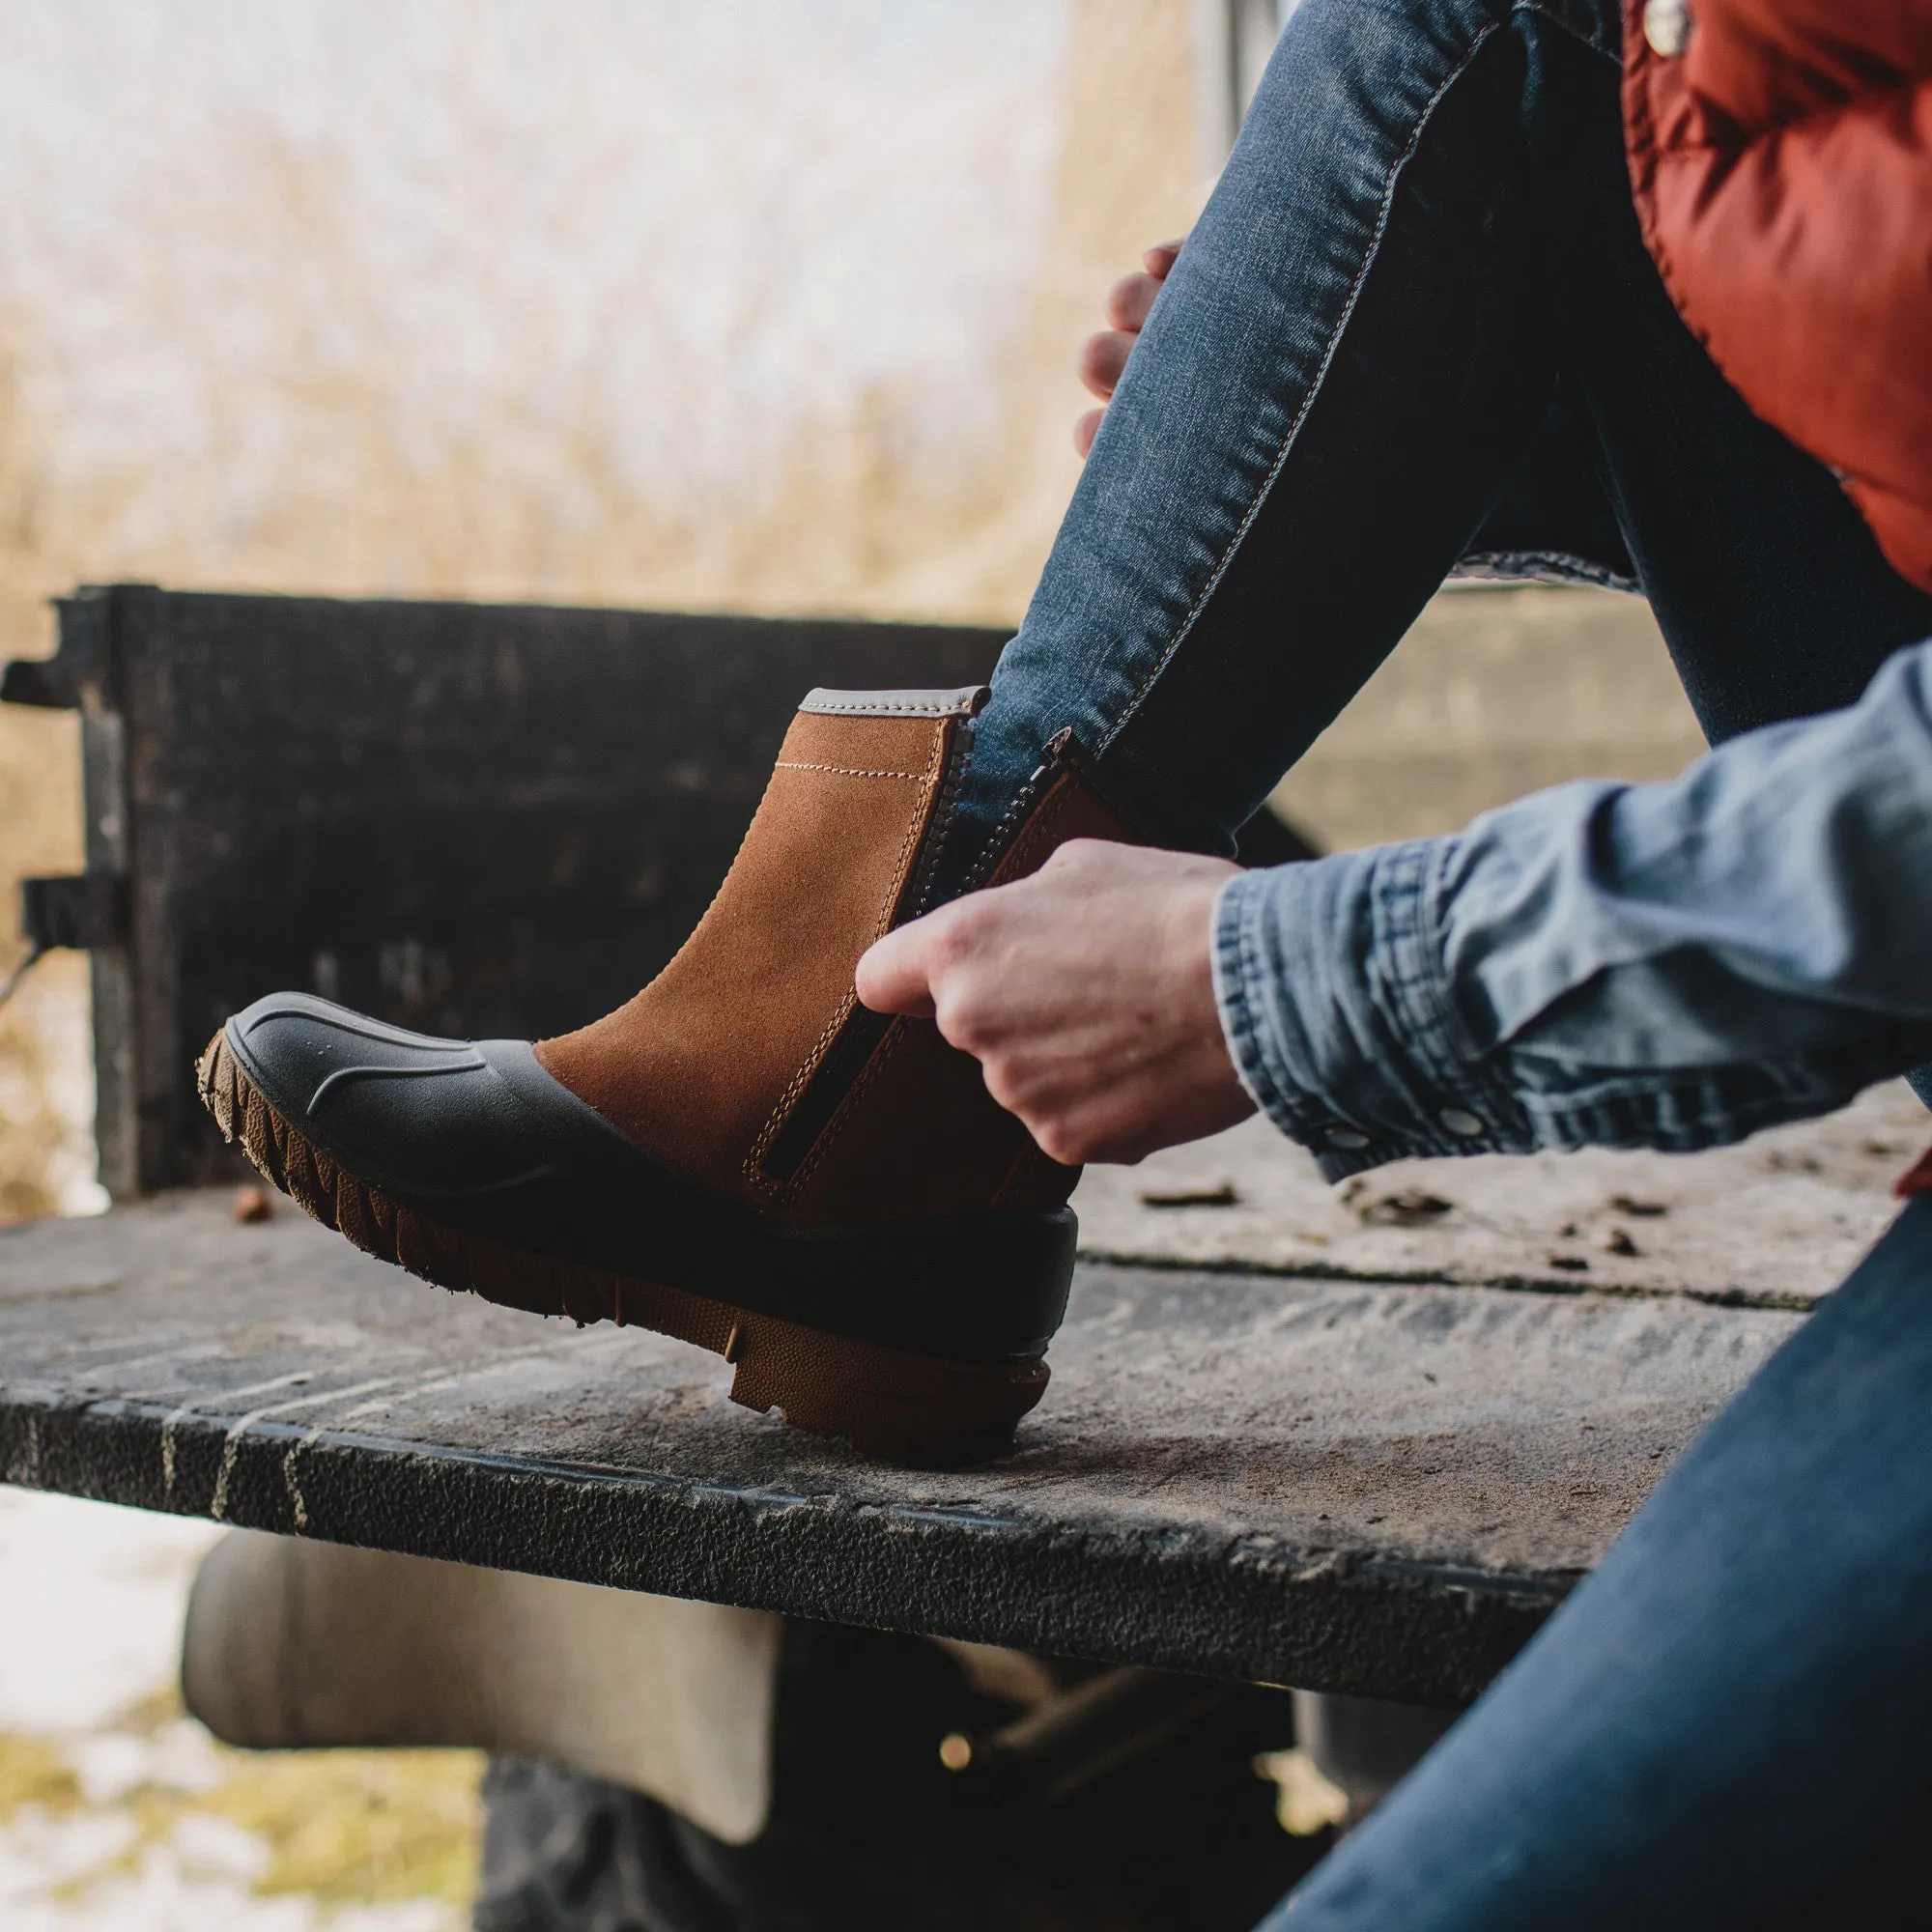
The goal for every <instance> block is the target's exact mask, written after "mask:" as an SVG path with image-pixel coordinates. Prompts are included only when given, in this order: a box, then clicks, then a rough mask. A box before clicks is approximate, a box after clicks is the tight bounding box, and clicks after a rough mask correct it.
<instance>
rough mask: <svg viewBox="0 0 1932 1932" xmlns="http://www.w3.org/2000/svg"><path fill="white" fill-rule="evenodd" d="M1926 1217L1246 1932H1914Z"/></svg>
mask: <svg viewBox="0 0 1932 1932" xmlns="http://www.w3.org/2000/svg"><path fill="white" fill-rule="evenodd" d="M1928 1452H1932V1197H1921V1198H1920V1199H1918V1200H1917V1201H1915V1202H1913V1203H1912V1204H1911V1205H1910V1206H1909V1207H1908V1208H1906V1209H1905V1211H1904V1213H1903V1214H1901V1215H1900V1216H1899V1218H1898V1220H1897V1221H1896V1222H1895V1223H1894V1224H1893V1225H1892V1227H1891V1229H1890V1230H1889V1233H1888V1234H1887V1235H1886V1236H1884V1237H1883V1238H1882V1239H1881V1240H1880V1242H1879V1243H1878V1245H1877V1247H1876V1248H1874V1249H1873V1250H1872V1252H1871V1254H1870V1255H1869V1256H1867V1257H1866V1259H1865V1260H1864V1262H1863V1263H1862V1264H1861V1265H1860V1266H1859V1268H1858V1269H1857V1270H1856V1271H1855V1272H1854V1274H1853V1275H1852V1277H1851V1279H1850V1280H1849V1281H1847V1282H1846V1284H1845V1285H1844V1286H1843V1287H1842V1288H1840V1289H1839V1290H1838V1291H1837V1293H1834V1294H1833V1295H1832V1296H1831V1297H1830V1298H1829V1299H1828V1300H1827V1301H1826V1302H1825V1303H1824V1305H1823V1307H1822V1308H1821V1309H1820V1310H1819V1312H1818V1313H1817V1314H1816V1315H1814V1316H1813V1317H1812V1318H1811V1320H1810V1321H1808V1322H1806V1323H1805V1325H1804V1327H1803V1328H1801V1329H1800V1330H1799V1331H1798V1333H1797V1334H1796V1335H1795V1336H1793V1337H1792V1339H1791V1340H1790V1341H1789V1342H1787V1343H1786V1344H1785V1346H1784V1347H1783V1348H1782V1349H1781V1350H1779V1351H1778V1353H1777V1354H1776V1355H1775V1356H1773V1358H1772V1359H1771V1361H1770V1362H1769V1363H1767V1364H1766V1366H1765V1367H1764V1369H1763V1370H1761V1371H1760V1372H1759V1374H1758V1376H1757V1378H1756V1379H1755V1380H1754V1381H1752V1383H1751V1384H1750V1386H1749V1387H1748V1388H1747V1389H1746V1390H1745V1392H1744V1393H1743V1394H1742V1395H1741V1396H1739V1397H1738V1398H1737V1399H1736V1401H1734V1402H1733V1403H1732V1404H1731V1406H1730V1407H1729V1408H1727V1409H1726V1410H1725V1411H1724V1413H1723V1414H1722V1415H1720V1416H1719V1418H1718V1420H1717V1421H1716V1422H1714V1423H1713V1424H1712V1425H1711V1427H1710V1428H1709V1429H1708V1430H1707V1431H1706V1432H1705V1433H1704V1435H1702V1436H1700V1437H1699V1438H1698V1440H1697V1441H1696V1442H1695V1443H1693V1444H1692V1445H1691V1447H1690V1449H1689V1450H1688V1451H1687V1452H1686V1453H1685V1455H1684V1457H1683V1459H1682V1460H1681V1461H1680V1462H1679V1463H1678V1464H1677V1466H1676V1467H1675V1468H1673V1469H1672V1470H1671V1471H1670V1473H1669V1474H1668V1475H1667V1476H1666V1477H1665V1478H1664V1479H1663V1482H1662V1484H1661V1485H1660V1486H1659V1488H1658V1489H1657V1491H1656V1492H1655V1493H1654V1494H1653V1495H1652V1496H1651V1498H1650V1500H1649V1501H1648V1502H1647V1503H1646V1504H1645V1505H1644V1507H1643V1509H1642V1510H1641V1511H1640V1512H1639V1513H1638V1515H1637V1517H1636V1519H1635V1520H1634V1521H1633V1523H1632V1524H1631V1526H1630V1528H1629V1529H1628V1530H1626V1531H1625V1532H1624V1535H1623V1536H1622V1537H1621V1538H1620V1539H1619V1541H1618V1542H1617V1544H1616V1546H1615V1547H1614V1548H1612V1549H1611V1551H1610V1553H1609V1554H1608V1556H1606V1557H1605V1560H1604V1562H1603V1563H1602V1564H1601V1565H1600V1566H1599V1568H1598V1569H1597V1570H1596V1571H1595V1572H1594V1573H1593V1574H1592V1575H1591V1576H1590V1577H1588V1578H1587V1579H1586V1580H1585V1581H1584V1582H1583V1583H1582V1584H1581V1585H1580V1586H1579V1587H1578V1588H1577V1590H1576V1591H1575V1592H1574V1593H1573V1594H1572V1596H1571V1597H1570V1599H1569V1600H1568V1602H1566V1603H1565V1604H1564V1605H1563V1606H1562V1608H1561V1609H1560V1610H1558V1611H1557V1613H1556V1615H1555V1616H1554V1617H1552V1618H1551V1619H1550V1621H1549V1623H1548V1624H1547V1625H1546V1626H1545V1627H1544V1629H1543V1631H1542V1632H1541V1633H1540V1634H1538V1636H1537V1637H1536V1639H1535V1640H1534V1641H1533V1642H1532V1643H1531V1644H1530V1646H1529V1647H1528V1649H1527V1650H1525V1651H1524V1652H1523V1654H1522V1655H1521V1656H1520V1658H1518V1659H1517V1661H1516V1662H1514V1663H1513V1664H1512V1665H1511V1666H1510V1667H1509V1669H1508V1670H1506V1671H1505V1672H1504V1673H1503V1675H1502V1676H1501V1677H1500V1678H1498V1679H1497V1680H1496V1682H1495V1684H1494V1685H1493V1686H1492V1688H1491V1689H1490V1690H1489V1691H1488V1693H1487V1694H1486V1695H1485V1696H1484V1697H1483V1699H1482V1700H1481V1701H1480V1702H1479V1703H1478V1704H1477V1705H1476V1706H1475V1707H1474V1708H1473V1709H1472V1710H1471V1711H1469V1713H1468V1714H1467V1715H1466V1716H1465V1717H1464V1718H1463V1719H1462V1720H1461V1721H1460V1722H1459V1723H1458V1724H1457V1725H1456V1726H1455V1728H1454V1729H1453V1730H1451V1731H1450V1732H1449V1734H1448V1736H1447V1737H1445V1738H1444V1739H1443V1740H1442V1742H1441V1743H1440V1744H1439V1745H1437V1746H1436V1747H1435V1749H1434V1750H1433V1751H1431V1752H1430V1754H1429V1755H1428V1756H1427V1757H1426V1758H1424V1759H1423V1761H1422V1763H1421V1764H1420V1765H1419V1766H1418V1767H1417V1768H1416V1770H1415V1771H1413V1772H1412V1773H1410V1775H1409V1776H1408V1777H1407V1778H1406V1779H1405V1780H1404V1782H1403V1783H1402V1784H1400V1785H1398V1786H1397V1788H1396V1790H1395V1792H1394V1794H1393V1795H1392V1796H1391V1797H1390V1798H1389V1799H1388V1800H1387V1801H1386V1802H1385V1803H1384V1804H1382V1805H1381V1806H1379V1807H1378V1809H1377V1810H1376V1811H1375V1812H1373V1813H1372V1814H1371V1815H1370V1817H1369V1819H1368V1822H1367V1823H1366V1824H1365V1825H1363V1826H1362V1827H1361V1828H1360V1829H1359V1830H1358V1831H1356V1832H1354V1833H1350V1836H1349V1837H1348V1838H1347V1839H1345V1840H1344V1842H1343V1844H1342V1845H1341V1847H1340V1849H1339V1850H1337V1851H1336V1852H1335V1853H1334V1854H1333V1855H1332V1856H1331V1857H1330V1858H1328V1859H1327V1860H1325V1861H1323V1862H1322V1863H1321V1865H1319V1866H1318V1867H1317V1868H1316V1870H1315V1871H1314V1873H1313V1874H1312V1875H1311V1876H1310V1877H1309V1878H1308V1880H1307V1881H1306V1882H1305V1883H1304V1884H1302V1885H1301V1886H1299V1887H1298V1888H1297V1889H1296V1890H1295V1891H1294V1893H1293V1896H1292V1897H1291V1899H1290V1901H1289V1903H1288V1904H1287V1905H1286V1906H1285V1907H1284V1908H1283V1909H1282V1910H1281V1912H1280V1913H1278V1914H1277V1915H1276V1916H1275V1917H1274V1918H1270V1919H1269V1920H1268V1921H1267V1926H1268V1932H1273V1928H1275V1927H1277V1926H1279V1927H1280V1928H1281V1932H1552V1928H1561V1932H1599V1929H1600V1928H1601V1932H1634V1928H1638V1927H1641V1928H1642V1932H1729V1928H1733V1927H1736V1928H1744V1927H1749V1928H1750V1932H1771V1928H1774V1927H1781V1926H1790V1927H1793V1928H1798V1927H1804V1928H1807V1932H1809V1928H1823V1927H1827V1926H1831V1927H1839V1926H1844V1927H1854V1926H1856V1927H1858V1928H1860V1932H1868V1928H1877V1927H1888V1926H1894V1925H1924V1924H1925V1923H1927V1922H1928V1919H1932V1908H1928V1904H1927V1899H1926V1889H1925V1888H1926V1880H1925V1876H1924V1870H1923V1856H1922V1848H1923V1845H1924V1842H1925V1829H1926V1828H1925V1814H1926V1810H1927V1807H1928V1804H1932V1634H1928V1629H1927V1617H1926V1605H1928V1603H1932V1453H1928Z"/></svg>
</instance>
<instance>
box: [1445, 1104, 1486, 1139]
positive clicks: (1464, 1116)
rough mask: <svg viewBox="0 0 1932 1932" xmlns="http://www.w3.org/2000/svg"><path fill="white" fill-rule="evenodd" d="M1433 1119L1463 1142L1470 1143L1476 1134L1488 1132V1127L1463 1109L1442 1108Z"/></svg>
mask: <svg viewBox="0 0 1932 1932" xmlns="http://www.w3.org/2000/svg"><path fill="white" fill-rule="evenodd" d="M1435 1118H1436V1119H1437V1120H1438V1121H1440V1122H1442V1124H1443V1125H1444V1126H1445V1127H1447V1128H1448V1129H1449V1131H1450V1132H1451V1133H1452V1134H1460V1135H1461V1136H1462V1138H1463V1140H1465V1141H1472V1140H1474V1139H1475V1138H1476V1136H1477V1135H1478V1134H1486V1133H1488V1132H1489V1126H1488V1124H1487V1123H1486V1122H1484V1121H1483V1120H1482V1119H1480V1118H1479V1117H1478V1116H1477V1115H1475V1114H1472V1113H1469V1112H1468V1111H1467V1110H1466V1109H1465V1108H1463V1107H1444V1108H1443V1110H1442V1111H1441V1112H1440V1113H1439V1114H1437V1115H1436V1117H1435Z"/></svg>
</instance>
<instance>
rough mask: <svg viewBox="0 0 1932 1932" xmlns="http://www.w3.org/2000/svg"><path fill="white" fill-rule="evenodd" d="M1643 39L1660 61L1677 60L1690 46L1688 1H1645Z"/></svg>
mask: <svg viewBox="0 0 1932 1932" xmlns="http://www.w3.org/2000/svg"><path fill="white" fill-rule="evenodd" d="M1643 37H1644V39H1645V40H1646V41H1648V42H1649V43H1650V50H1651V52H1652V53H1654V54H1655V55H1656V56H1657V57H1658V58H1659V59H1660V60H1675V59H1676V58H1677V56H1678V55H1679V54H1681V53H1682V52H1683V51H1684V49H1685V48H1686V47H1688V46H1689V45H1690V7H1689V5H1688V4H1687V0H1645V5H1644V10H1643Z"/></svg>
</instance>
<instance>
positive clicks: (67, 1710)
mask: <svg viewBox="0 0 1932 1932" xmlns="http://www.w3.org/2000/svg"><path fill="white" fill-rule="evenodd" d="M221 1533H222V1532H221V1531H220V1529H219V1528H218V1527H217V1526H216V1525H214V1524H213V1523H207V1522H198V1521H190V1520H184V1519H181V1518H175V1517H163V1516H151V1515H148V1514H145V1513H144V1512H141V1511H138V1510H123V1509H116V1508H112V1507H110V1506H108V1505H106V1504H103V1503H89V1502H80V1501H76V1500H74V1499H72V1498H70V1497H65V1496H51V1495H41V1494H36V1493H32V1492H26V1491H20V1490H10V1489H4V1488H0V1925H5V1926H6V1927H7V1928H8V1932H211V1928H220V1932H325V1928H326V1932H457V1928H459V1927H461V1926H462V1925H463V1923H464V1922H465V1919H466V1916H467V1915H466V1913H465V1912H464V1909H463V1903H462V1901H464V1900H465V1899H466V1898H467V1897H468V1895H469V1889H470V1886H471V1883H472V1865H473V1859H474V1845H475V1831H476V1824H477V1817H476V1804H475V1784H476V1777H477V1773H478V1769H479V1767H478V1765H477V1762H476V1760H475V1759H474V1758H472V1757H470V1756H469V1755H468V1754H467V1753H458V1752H429V1751H412V1752H384V1753H375V1752H315V1753H287V1754H282V1753H250V1752H241V1751H232V1750H229V1749H227V1748H225V1747H222V1746H219V1745H217V1744H215V1743H214V1741H213V1739H212V1738H210V1736H209V1735H208V1733H207V1732H206V1731H205V1730H203V1729H202V1727H201V1726H200V1725H199V1724H197V1723H195V1722H194V1721H193V1720H192V1719H188V1718H185V1717H184V1716H183V1715H182V1714H181V1711H180V1706H179V1697H178V1692H177V1691H176V1689H175V1679H176V1672H177V1667H178V1664H179V1660H180V1648H181V1628H182V1618H183V1615H184V1612H185V1608H186V1604H187V1593H188V1589H189V1586H190V1585H191V1583H192V1581H193V1578H194V1573H195V1568H196V1566H197V1564H198V1563H199V1562H200V1560H201V1557H202V1555H203V1554H204V1553H205V1552H206V1550H207V1549H208V1548H209V1546H210V1545H211V1544H212V1543H213V1541H214V1540H215V1538H216V1537H218V1536H219V1535H220V1534H221Z"/></svg>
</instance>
